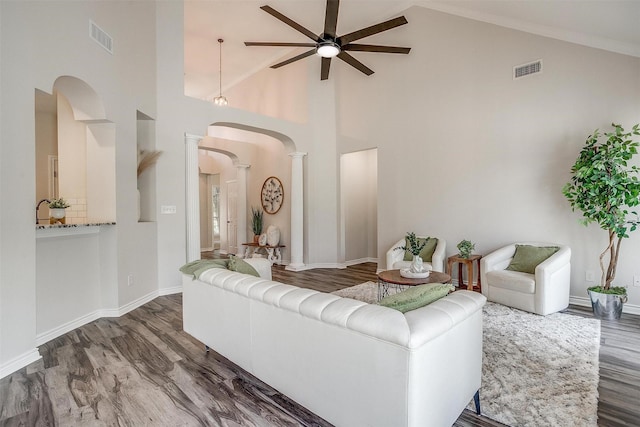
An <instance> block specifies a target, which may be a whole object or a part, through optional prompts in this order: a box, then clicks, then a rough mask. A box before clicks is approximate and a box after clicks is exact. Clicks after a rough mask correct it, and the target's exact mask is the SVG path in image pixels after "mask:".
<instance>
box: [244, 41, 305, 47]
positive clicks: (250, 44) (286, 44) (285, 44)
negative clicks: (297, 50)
mask: <svg viewBox="0 0 640 427" xmlns="http://www.w3.org/2000/svg"><path fill="white" fill-rule="evenodd" d="M244 45H245V46H280V47H316V44H315V43H281V42H244Z"/></svg>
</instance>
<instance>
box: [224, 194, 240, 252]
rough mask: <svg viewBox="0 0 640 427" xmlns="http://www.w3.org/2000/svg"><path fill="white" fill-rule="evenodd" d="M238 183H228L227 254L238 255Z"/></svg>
mask: <svg viewBox="0 0 640 427" xmlns="http://www.w3.org/2000/svg"><path fill="white" fill-rule="evenodd" d="M237 202H238V183H237V182H236V181H229V182H227V240H228V241H227V253H229V254H237V253H238V208H237Z"/></svg>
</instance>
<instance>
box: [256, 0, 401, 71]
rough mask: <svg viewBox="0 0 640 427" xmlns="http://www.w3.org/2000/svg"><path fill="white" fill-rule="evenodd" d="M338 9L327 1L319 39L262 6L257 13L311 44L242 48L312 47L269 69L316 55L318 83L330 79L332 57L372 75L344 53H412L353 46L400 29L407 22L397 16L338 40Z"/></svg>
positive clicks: (335, 3)
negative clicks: (368, 38)
mask: <svg viewBox="0 0 640 427" xmlns="http://www.w3.org/2000/svg"><path fill="white" fill-rule="evenodd" d="M339 5H340V0H327V8H326V11H325V17H324V31H323V32H322V34H320V35H316V34H314V33H312V32H311V31H309V30H308V29H306V28H305V27H303V26H302V25H300V24H298V23H297V22H295V21H294V20H292V19H290V18H287V17H286V16H284V15H283V14H282V13H280V12H278V11H277V10H275V9H273V8H272V7H271V6H262V7H261V8H260V9H262V10H264V11H265V12H267V13H268V14H270V15H272V16H273V17H275V18H277V19H279V20H280V21H282V22H284V23H285V24H287V25H289V26H290V27H291V28H294V29H295V30H298V31H299V32H301V33H302V34H304V35H305V36H307V37H309V38H310V39H311V40H313V43H279V42H244V44H245V45H246V46H278V47H282V46H287V47H289V46H290V47H312V48H313V49H311V50H309V51H307V52H304V53H301V54H300V55H297V56H294V57H293V58H289V59H287V60H286V61H282V62H279V63H277V64H275V65H272V66H271V68H280V67H282V66H284V65H287V64H291V63H292V62H295V61H298V60H300V59H303V58H306V57H307V56H311V55H313V54H314V53H315V54H317V55H319V56H321V57H322V66H321V69H320V80H326V79H328V78H329V67H330V66H331V58H333V57H335V56H337V57H338V58H339V59H341V60H343V61H344V62H346V63H347V64H349V65H351V66H352V67H354V68H356V69H358V70H360V71H361V72H363V73H364V74H366V75H367V76H370V75H371V74H373V70H372V69H370V68H369V67H367V66H366V65H364V64H363V63H362V62H360V61H358V60H357V59H356V58H354V57H353V56H351V55H350V54H349V53H347V51H352V52H355V51H359V52H382V53H403V54H407V53H409V51H410V50H411V48H409V47H395V46H380V45H371V44H357V43H352V42H354V41H356V40H360V39H363V38H365V37H369V36H372V35H374V34H378V33H381V32H383V31H387V30H390V29H392V28H395V27H399V26H400V25H404V24H406V23H407V19H406V18H405V17H404V16H399V17H397V18H394V19H390V20H388V21H385V22H381V23H379V24H376V25H372V26H370V27H366V28H363V29H361V30H358V31H354V32H352V33H349V34H345V35H342V36H338V35H337V34H336V26H337V23H338V7H339Z"/></svg>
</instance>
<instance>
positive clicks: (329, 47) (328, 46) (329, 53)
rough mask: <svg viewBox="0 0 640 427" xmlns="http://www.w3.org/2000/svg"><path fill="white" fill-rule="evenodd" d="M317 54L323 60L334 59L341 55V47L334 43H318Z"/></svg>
mask: <svg viewBox="0 0 640 427" xmlns="http://www.w3.org/2000/svg"><path fill="white" fill-rule="evenodd" d="M316 53H317V54H318V56H321V57H323V58H333V57H334V56H338V54H339V53H340V46H339V45H338V44H337V43H334V42H332V41H327V42H322V43H318V47H316Z"/></svg>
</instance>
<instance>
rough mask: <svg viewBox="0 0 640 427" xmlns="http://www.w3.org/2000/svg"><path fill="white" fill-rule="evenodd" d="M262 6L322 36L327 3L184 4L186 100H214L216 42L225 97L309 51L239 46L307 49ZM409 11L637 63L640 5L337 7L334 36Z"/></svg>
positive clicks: (478, 0)
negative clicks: (456, 17)
mask: <svg viewBox="0 0 640 427" xmlns="http://www.w3.org/2000/svg"><path fill="white" fill-rule="evenodd" d="M265 4H268V5H269V6H271V7H273V8H274V9H276V10H277V11H279V12H281V13H283V14H284V15H286V16H287V17H289V18H291V19H293V20H294V21H296V22H297V23H299V24H300V25H302V26H303V27H306V28H307V29H309V30H311V31H312V32H315V33H321V32H322V27H323V25H324V10H325V5H326V0H260V1H256V0H185V2H184V5H185V10H184V19H185V35H184V41H185V93H186V94H187V95H188V96H192V97H195V98H201V99H211V98H213V97H214V96H216V95H218V77H219V72H218V69H219V60H218V57H219V51H218V42H217V39H218V38H223V39H224V43H223V44H222V66H223V67H222V79H223V81H222V89H223V92H224V91H225V89H226V88H228V87H230V86H232V85H234V84H236V83H238V82H239V81H242V80H243V79H245V78H246V77H248V76H249V75H251V74H253V73H255V72H257V71H259V70H261V69H263V68H267V67H268V66H269V65H272V64H274V63H276V62H278V60H279V59H282V58H284V59H286V58H288V57H290V56H294V55H295V54H298V53H302V52H304V51H305V50H308V48H294V49H291V48H278V47H246V46H245V45H244V42H245V41H280V42H303V43H307V42H310V41H311V40H309V39H308V38H307V37H306V36H304V35H303V34H301V33H299V32H297V31H296V30H294V29H293V28H291V27H289V26H287V25H286V24H285V23H283V22H281V21H279V20H278V19H276V18H274V17H273V16H271V15H269V14H268V13H266V12H264V11H262V10H261V9H260V6H263V5H265ZM413 5H419V6H423V7H428V8H431V9H435V10H439V11H443V12H447V13H451V14H455V15H460V16H464V17H467V18H471V19H477V20H481V21H485V22H490V23H494V24H498V25H503V26H506V27H510V28H515V29H520V30H523V31H528V32H531V33H535V34H540V35H544V36H549V37H554V38H558V39H562V40H567V41H571V42H574V43H580V44H584V45H587V46H593V47H598V48H602V49H607V50H611V51H614V52H619V53H624V54H628V55H634V56H638V57H640V0H441V1H426V0H418V1H410V0H402V1H397V0H396V1H390V0H341V2H340V10H339V14H338V27H337V33H338V35H341V34H346V33H349V32H351V31H355V30H359V29H361V28H364V27H368V26H370V25H373V24H377V23H379V22H382V21H385V20H387V19H390V18H394V17H396V16H398V15H401V14H402V13H403V11H404V10H406V9H407V8H408V7H411V6H413ZM408 25H411V23H410V22H409V24H408ZM402 31H403V28H402V27H399V28H396V29H392V30H389V32H388V33H386V34H388V36H385V33H381V34H379V35H376V36H373V37H370V38H367V39H363V40H362V43H371V42H374V43H380V44H390V43H385V39H387V40H393V42H394V44H395V43H396V41H397V40H402V37H401V34H402ZM392 32H393V33H394V35H393V39H391V38H390V37H392V36H391V33H392ZM399 34H400V36H398V35H399ZM407 45H408V46H411V44H410V43H409V44H407ZM274 72H277V71H274ZM330 78H331V77H330ZM363 78H364V76H363Z"/></svg>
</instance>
